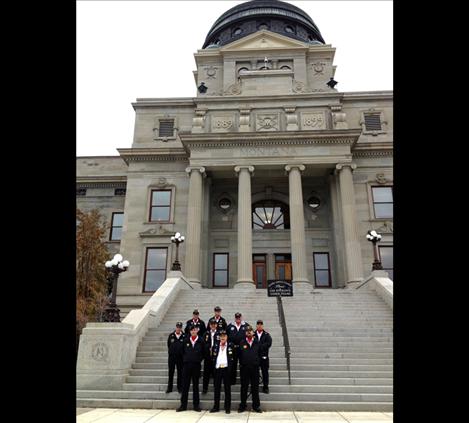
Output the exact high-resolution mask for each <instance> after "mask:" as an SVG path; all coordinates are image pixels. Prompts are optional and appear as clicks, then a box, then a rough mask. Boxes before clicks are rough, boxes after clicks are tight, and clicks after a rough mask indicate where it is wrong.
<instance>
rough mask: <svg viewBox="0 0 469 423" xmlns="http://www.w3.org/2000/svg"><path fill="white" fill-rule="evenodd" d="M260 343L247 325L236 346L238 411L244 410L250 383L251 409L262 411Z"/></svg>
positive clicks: (257, 411)
mask: <svg viewBox="0 0 469 423" xmlns="http://www.w3.org/2000/svg"><path fill="white" fill-rule="evenodd" d="M260 345H261V344H260V343H259V340H258V339H257V337H255V336H254V330H253V329H252V327H251V326H247V327H246V336H245V338H244V339H243V340H241V342H240V343H239V348H238V355H239V365H240V374H241V403H240V404H239V408H238V413H242V412H244V411H246V407H247V404H246V402H247V398H248V387H249V385H251V394H252V410H253V411H255V412H256V413H262V410H261V401H260V399H259V361H260V360H259V359H260V353H261V349H260Z"/></svg>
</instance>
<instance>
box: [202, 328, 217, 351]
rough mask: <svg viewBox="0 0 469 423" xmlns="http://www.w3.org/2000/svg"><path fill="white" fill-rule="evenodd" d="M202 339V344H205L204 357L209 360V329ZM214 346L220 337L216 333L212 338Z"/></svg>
mask: <svg viewBox="0 0 469 423" xmlns="http://www.w3.org/2000/svg"><path fill="white" fill-rule="evenodd" d="M203 339H204V344H205V357H206V358H210V352H211V351H210V347H211V343H212V335H211V333H210V329H209V330H207V332H205V335H204V337H203ZM213 341H214V342H213V343H214V345H215V344H216V343H217V342H219V341H220V335H219V333H218V331H216V332H215V336H214V340H213Z"/></svg>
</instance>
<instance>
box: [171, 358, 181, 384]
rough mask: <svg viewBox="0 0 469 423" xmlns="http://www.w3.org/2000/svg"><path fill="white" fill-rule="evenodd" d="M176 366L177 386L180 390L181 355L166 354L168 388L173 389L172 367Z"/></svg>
mask: <svg viewBox="0 0 469 423" xmlns="http://www.w3.org/2000/svg"><path fill="white" fill-rule="evenodd" d="M175 368H177V388H178V391H182V357H172V356H168V390H170V391H172V390H173V379H174V369H175Z"/></svg>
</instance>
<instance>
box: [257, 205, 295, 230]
mask: <svg viewBox="0 0 469 423" xmlns="http://www.w3.org/2000/svg"><path fill="white" fill-rule="evenodd" d="M252 227H253V229H254V230H257V231H260V230H264V229H290V216H289V209H288V205H286V204H284V203H282V202H280V201H276V200H263V201H259V202H257V203H255V204H253V206H252Z"/></svg>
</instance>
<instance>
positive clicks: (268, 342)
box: [254, 330, 272, 357]
mask: <svg viewBox="0 0 469 423" xmlns="http://www.w3.org/2000/svg"><path fill="white" fill-rule="evenodd" d="M254 336H255V338H256V339H259V338H258V336H257V331H256V332H254ZM259 343H260V344H261V345H260V354H261V357H269V349H270V347H271V346H272V337H271V336H270V333H268V332H266V331H265V330H264V331H263V332H262V335H261V338H260V339H259Z"/></svg>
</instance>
